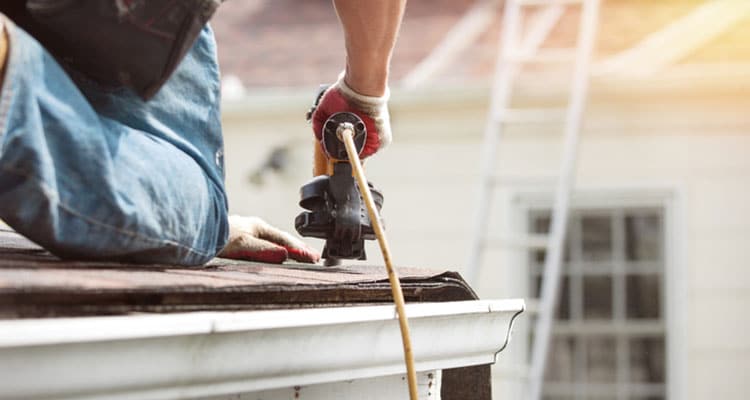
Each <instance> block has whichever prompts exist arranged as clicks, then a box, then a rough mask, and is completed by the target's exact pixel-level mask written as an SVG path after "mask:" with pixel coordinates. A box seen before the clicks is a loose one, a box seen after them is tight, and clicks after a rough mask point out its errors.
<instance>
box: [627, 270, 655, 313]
mask: <svg viewBox="0 0 750 400" xmlns="http://www.w3.org/2000/svg"><path fill="white" fill-rule="evenodd" d="M660 282H661V279H660V278H659V276H658V275H628V276H627V277H626V279H625V292H626V295H625V296H626V299H625V301H626V307H627V317H628V318H633V319H657V318H659V317H660V316H661V312H660V310H661V296H660V295H661V290H660V289H661V288H660Z"/></svg>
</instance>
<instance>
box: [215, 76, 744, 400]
mask: <svg viewBox="0 0 750 400" xmlns="http://www.w3.org/2000/svg"><path fill="white" fill-rule="evenodd" d="M599 85H600V86H601V87H603V88H606V87H607V85H606V84H605V83H604V84H602V83H600V84H599ZM619 85H620V87H623V88H625V89H623V90H622V91H621V92H620V93H618V92H617V91H612V90H607V89H603V90H597V88H596V87H595V90H594V92H595V93H597V94H596V95H595V96H594V98H593V99H592V106H591V108H590V110H589V114H588V115H589V118H588V120H587V124H586V131H585V134H584V135H583V138H582V142H581V147H580V157H579V178H578V182H579V188H581V189H582V191H583V192H585V193H597V192H599V191H600V190H605V191H607V192H613V193H619V194H622V193H626V194H627V193H632V194H633V195H635V196H637V195H638V194H639V193H649V192H653V191H658V192H659V193H667V194H668V196H669V197H670V199H671V200H670V201H671V203H670V204H672V205H674V208H673V209H672V210H671V212H672V213H670V214H669V216H668V218H669V219H670V220H668V221H667V224H668V225H669V226H670V227H672V228H673V229H676V231H675V232H674V234H673V235H671V237H670V238H669V241H670V249H671V253H670V254H669V255H668V256H669V257H670V259H671V260H672V261H674V265H673V271H669V272H668V275H667V279H668V280H669V283H668V285H669V286H670V287H671V289H669V293H670V296H672V297H671V298H670V299H669V301H668V303H669V304H671V306H672V307H673V308H672V309H670V310H669V313H670V315H669V316H668V319H669V322H668V331H669V332H668V337H669V338H670V339H669V340H670V341H671V343H670V345H673V346H674V347H672V348H671V350H672V352H673V354H672V356H673V357H672V358H671V360H672V361H671V362H670V363H669V364H668V366H667V370H668V371H669V372H668V373H670V374H672V375H670V377H671V378H673V379H674V381H673V383H672V386H670V389H669V390H670V391H671V392H670V393H672V395H673V396H672V397H671V398H673V399H678V398H679V399H682V398H685V399H706V398H722V399H744V398H746V397H747V393H748V392H750V381H749V380H748V379H747V371H750V340H748V339H747V332H748V331H750V313H748V312H747V310H748V309H750V269H748V267H747V260H746V254H747V249H748V248H750V114H749V113H748V111H747V110H750V99H748V98H746V97H745V96H742V95H741V92H740V91H734V92H733V91H732V90H723V91H722V92H721V93H717V94H713V93H711V92H710V91H705V92H703V93H691V91H690V90H683V89H681V88H679V87H678V88H677V89H679V93H677V92H670V90H671V89H670V87H669V85H668V84H664V81H663V80H657V81H655V82H654V84H653V85H649V84H648V82H639V83H638V85H637V87H630V86H628V85H623V84H622V83H619ZM653 87H658V88H660V92H659V93H656V94H654V93H650V92H649V90H650V89H649V88H653ZM665 87H666V89H665ZM728 87H729V88H730V89H731V85H729V86H728ZM725 89H726V88H725ZM485 93H486V90H483V89H461V90H456V91H450V90H445V91H435V90H431V91H430V90H428V91H425V92H423V93H399V92H394V96H393V97H394V102H393V104H392V107H393V124H394V132H395V134H394V136H395V141H394V144H393V145H392V147H391V148H389V149H388V150H387V151H385V152H383V153H382V154H381V155H379V156H377V157H376V158H375V159H373V160H372V162H370V163H369V164H368V165H367V172H368V175H369V178H370V179H371V180H372V181H373V182H375V184H376V185H377V186H378V187H380V188H381V189H382V190H383V192H384V194H385V206H384V216H385V218H386V224H387V230H388V233H389V240H390V242H391V246H392V248H393V254H394V260H395V262H396V263H397V264H399V265H419V266H441V267H443V266H448V267H453V268H456V269H457V270H459V271H463V268H464V266H465V264H466V259H467V252H468V249H469V243H470V234H471V227H472V222H473V221H472V216H473V208H474V205H475V200H476V199H475V192H476V185H477V178H478V170H479V160H478V155H479V151H480V143H481V132H482V130H483V126H484V122H485V111H486V101H485V100H486V97H485ZM308 104H309V96H308V95H307V94H294V95H290V96H288V97H285V96H281V97H279V98H277V100H273V101H267V100H263V96H262V95H257V96H253V98H252V99H249V100H248V101H247V102H246V103H245V104H244V105H243V104H230V105H228V107H226V109H225V110H226V113H225V126H226V131H227V132H226V160H227V168H228V173H227V182H228V187H229V193H230V202H231V206H230V208H231V209H232V211H233V212H236V213H243V214H254V215H261V216H263V217H265V218H267V219H268V220H269V221H270V222H272V223H274V224H276V225H278V226H280V227H282V228H285V229H288V230H293V218H294V216H295V215H296V214H297V213H298V212H299V211H300V209H299V208H298V207H297V205H296V201H297V190H298V188H299V186H300V185H301V184H302V183H304V182H305V181H306V180H307V179H308V178H309V171H310V159H311V156H310V150H309V126H307V125H306V124H305V123H304V121H303V117H302V115H303V114H304V110H305V108H306V107H307V105H308ZM506 139H507V140H506V141H505V142H504V147H503V148H502V149H501V152H500V159H501V160H502V168H499V170H501V171H502V173H503V174H507V175H512V176H534V175H547V176H550V175H554V174H555V173H556V170H557V167H558V163H559V154H560V153H559V152H560V148H559V141H560V140H559V139H560V138H559V135H558V134H557V133H556V132H555V129H554V125H546V126H529V127H526V128H523V129H511V130H509V131H508V133H507V135H506ZM286 142H289V143H292V146H291V147H292V148H293V154H294V155H295V157H294V160H293V163H292V164H293V165H292V166H291V167H290V169H291V170H290V171H289V172H288V173H287V174H285V175H284V176H275V177H269V179H268V180H267V184H266V185H265V186H263V187H260V188H253V187H250V186H249V185H248V184H247V183H246V177H247V173H248V171H249V170H251V169H252V168H253V167H255V166H256V165H257V164H258V163H259V162H260V160H259V157H261V156H263V155H264V154H266V152H267V151H268V147H269V145H274V144H278V143H286ZM510 193H512V192H509V191H508V190H502V189H501V190H499V191H498V192H497V193H496V199H497V200H496V203H495V204H497V205H498V206H499V207H498V208H496V209H495V210H494V214H493V215H494V218H493V221H496V222H497V223H498V224H499V225H502V224H505V227H506V228H507V227H508V224H509V220H510V219H511V218H510V216H509V215H507V214H508V210H507V209H503V208H502V207H503V205H506V206H507V205H508V204H510V202H509V200H508V199H509V197H508V196H509V194H510ZM604 198H605V199H606V198H607V197H606V196H605V197H604ZM670 229H671V228H670ZM307 241H308V243H311V244H313V245H316V246H318V247H321V245H322V244H321V242H320V241H318V240H314V239H313V240H307ZM368 252H369V260H368V261H367V262H369V263H382V261H381V257H380V255H379V254H378V249H377V247H376V246H375V245H374V244H371V245H370V246H369V247H368ZM509 254H510V253H509V252H508V251H492V252H489V253H488V254H487V257H485V260H484V263H483V268H482V271H481V275H480V279H479V282H478V283H477V284H476V286H475V287H476V288H477V289H478V291H479V293H480V296H482V297H488V298H489V297H492V298H498V297H513V296H517V295H523V294H525V283H524V282H523V281H522V280H519V279H518V277H519V276H523V272H524V270H523V268H524V267H525V266H524V265H508V264H512V262H513V260H514V259H513V258H511V257H509ZM522 320H523V318H522ZM519 328H520V329H521V332H522V329H523V324H521V325H520V326H519ZM524 345H525V338H524V337H523V335H517V336H516V337H515V341H514V342H512V343H511V348H510V352H509V353H508V354H507V355H504V356H503V357H505V358H507V359H508V360H517V358H518V357H520V355H521V354H523V353H524V352H525V351H526V350H525V349H524V348H523V346H524ZM514 357H515V358H514ZM496 371H497V374H496V375H497V380H496V382H495V389H496V392H497V393H498V398H500V397H501V395H505V396H502V397H503V398H509V396H513V395H514V394H515V392H513V391H510V392H509V391H507V390H509V386H508V385H507V383H508V382H510V381H513V379H510V378H509V377H511V376H512V375H513V374H514V373H515V372H517V371H515V372H513V371H508V370H507V369H502V370H501V368H497V369H496ZM512 372H513V373H512ZM514 379H515V378H514ZM510 398H512V397H510Z"/></svg>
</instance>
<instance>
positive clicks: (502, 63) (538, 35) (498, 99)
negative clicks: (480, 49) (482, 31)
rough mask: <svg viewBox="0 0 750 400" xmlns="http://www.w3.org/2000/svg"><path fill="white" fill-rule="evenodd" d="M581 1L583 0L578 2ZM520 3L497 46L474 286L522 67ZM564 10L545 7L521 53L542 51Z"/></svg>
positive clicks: (471, 271)
mask: <svg viewBox="0 0 750 400" xmlns="http://www.w3.org/2000/svg"><path fill="white" fill-rule="evenodd" d="M579 1H580V0H579ZM522 7H523V4H522V3H521V1H520V0H507V2H506V5H505V12H504V13H503V21H502V26H503V29H502V32H501V37H500V40H499V41H498V45H499V46H500V48H499V49H498V58H497V62H496V64H495V71H494V80H493V85H492V96H491V98H490V106H489V116H488V118H487V122H486V126H485V129H484V139H483V141H482V146H483V148H482V155H481V167H480V184H479V190H478V193H477V198H478V201H477V207H476V209H475V211H474V226H473V227H472V240H471V248H470V252H469V261H468V264H467V272H466V279H467V281H468V282H470V283H472V284H475V283H476V282H477V279H478V278H479V267H480V263H481V262H482V259H481V253H482V248H483V246H484V243H485V240H484V238H485V234H486V229H487V226H486V220H485V217H486V216H487V215H488V214H489V203H490V201H491V200H492V192H493V190H492V187H493V185H494V179H493V177H492V175H493V172H494V170H495V159H496V158H497V150H498V145H499V143H500V138H501V136H502V134H503V126H502V124H501V123H500V119H501V117H502V115H501V113H502V112H503V111H502V110H505V109H507V105H508V103H509V101H510V95H511V92H512V85H513V80H514V79H515V77H516V75H517V74H518V72H519V65H518V64H517V63H514V62H508V60H510V59H512V58H513V56H514V55H515V54H518V52H519V50H518V49H517V48H518V47H519V46H518V43H519V42H520V40H519V39H520V35H521V18H522V15H521V12H522V10H521V8H522ZM563 12H564V7H563V6H560V5H556V4H553V5H550V6H548V7H546V8H545V9H544V10H543V11H542V12H541V13H540V15H539V16H538V17H537V18H536V19H535V21H534V24H533V26H532V27H531V28H530V30H529V33H528V34H527V37H526V40H525V41H524V42H523V44H522V45H521V47H522V48H521V49H520V52H521V53H523V54H529V53H534V52H537V51H538V50H539V47H540V46H541V45H542V43H543V42H544V40H545V39H546V38H547V36H548V35H549V33H550V32H551V30H552V28H554V26H555V23H556V22H557V21H558V20H559V19H560V18H561V17H562V15H563Z"/></svg>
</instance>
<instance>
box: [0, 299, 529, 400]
mask: <svg viewBox="0 0 750 400" xmlns="http://www.w3.org/2000/svg"><path fill="white" fill-rule="evenodd" d="M406 309H407V314H408V315H409V318H410V325H411V330H412V342H413V344H414V354H415V357H416V360H417V370H419V371H429V370H440V369H445V368H455V367H462V366H470V365H482V364H489V363H494V362H495V355H496V354H497V353H498V352H499V351H501V350H502V349H503V348H505V346H506V345H507V343H508V341H509V339H510V330H511V327H512V323H513V320H514V318H515V317H516V316H517V315H518V314H519V313H520V312H522V311H523V309H524V303H523V301H522V300H493V301H465V302H450V303H420V304H409V305H407V308H406ZM400 343H401V342H400V336H399V329H398V323H397V320H396V318H395V314H394V307H393V306H362V307H340V308H319V309H301V310H278V311H247V312H206V313H203V312H201V313H187V314H161V315H135V316H116V317H88V318H55V319H37V320H6V321H0V398H27V399H47V398H56V399H72V398H76V399H86V398H104V397H106V398H110V399H126V398H137V399H166V398H193V397H202V396H219V395H226V394H233V393H248V392H257V391H261V390H269V389H276V388H286V387H294V386H302V385H312V384H318V383H325V382H340V381H346V380H352V379H363V378H372V377H381V376H389V375H395V374H401V373H403V372H404V366H403V355H402V348H401V344H400Z"/></svg>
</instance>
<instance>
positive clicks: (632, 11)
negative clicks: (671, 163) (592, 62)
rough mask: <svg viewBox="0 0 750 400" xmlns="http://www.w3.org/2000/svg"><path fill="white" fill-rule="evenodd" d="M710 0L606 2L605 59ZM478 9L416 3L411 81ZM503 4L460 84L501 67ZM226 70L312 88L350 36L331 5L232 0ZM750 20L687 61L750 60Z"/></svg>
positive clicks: (224, 28) (408, 35)
mask: <svg viewBox="0 0 750 400" xmlns="http://www.w3.org/2000/svg"><path fill="white" fill-rule="evenodd" d="M703 3H705V0H659V1H653V0H603V4H602V7H601V13H600V26H599V32H598V39H597V49H596V52H597V56H598V57H602V56H606V55H611V54H614V53H617V52H619V51H622V50H625V49H627V48H629V47H631V46H633V45H635V44H636V43H638V42H639V41H640V40H642V39H643V38H644V37H646V36H647V35H648V34H650V33H652V32H655V31H658V30H660V29H661V28H663V27H664V26H666V25H667V24H668V23H670V22H671V21H674V20H675V19H677V18H680V17H681V16H684V15H686V14H688V13H690V12H691V11H692V10H694V9H695V7H696V6H698V5H700V4H703ZM473 4H474V1H472V0H410V1H409V2H408V3H407V10H406V15H405V17H404V23H403V25H402V29H401V34H400V37H399V42H398V45H397V48H396V51H395V54H394V57H393V61H392V80H394V81H397V80H399V79H400V78H402V77H404V76H405V75H406V74H407V73H408V72H409V71H410V70H411V69H412V68H414V66H415V65H417V64H418V63H419V62H420V61H421V60H422V59H423V58H424V57H425V56H427V55H428V54H429V53H430V51H431V50H432V49H433V48H434V47H435V46H436V45H437V44H438V43H440V41H441V40H442V39H443V36H444V35H445V33H446V32H447V31H448V30H449V29H450V28H451V27H452V26H453V25H454V24H455V23H456V22H457V21H458V20H459V19H460V18H461V16H462V15H463V14H464V13H465V12H466V11H467V10H468V9H469V8H470V7H471V6H472V5H473ZM578 14H579V13H578V12H577V10H570V11H568V12H567V13H566V15H565V16H564V17H563V18H562V20H561V22H560V23H559V24H558V26H557V27H556V28H555V29H554V30H553V32H552V33H551V35H550V38H549V39H548V41H547V42H546V43H545V44H544V47H563V46H567V45H569V44H571V43H572V42H573V40H574V38H575V36H576V32H577V25H578ZM501 15H502V7H498V11H497V15H496V16H495V19H494V21H493V23H492V25H491V26H490V28H489V29H487V31H486V32H484V33H483V34H482V35H481V36H480V37H479V38H478V39H477V40H476V41H475V42H474V43H472V44H471V45H470V46H469V48H468V49H467V50H466V51H464V52H463V53H462V54H461V55H460V57H458V58H457V59H456V60H455V61H454V62H453V63H451V64H450V65H449V66H448V67H447V68H446V70H445V71H444V72H443V73H442V75H443V76H450V77H451V79H452V80H454V81H455V80H458V81H459V82H460V81H462V80H466V81H470V80H477V79H479V80H481V79H488V78H489V77H490V74H491V72H492V69H493V66H494V62H495V52H496V49H497V40H498V32H499V30H500V20H501ZM213 27H214V29H215V30H216V35H217V40H218V42H219V58H220V62H221V66H222V71H223V72H224V73H225V74H227V75H235V76H237V77H239V78H240V79H241V81H242V82H243V84H244V85H245V86H247V87H275V86H291V87H298V86H309V85H316V84H317V83H319V82H322V81H329V80H332V79H334V77H335V76H336V75H337V74H338V72H339V71H340V69H341V68H342V67H343V65H344V53H343V38H342V35H341V33H340V28H339V25H338V21H337V19H336V16H335V13H334V11H333V8H332V6H331V2H330V0H306V1H295V0H274V1H270V0H243V1H233V2H226V3H224V5H223V6H222V8H221V9H220V10H219V12H218V13H217V15H216V16H215V18H214V20H213ZM747 38H750V21H744V22H743V23H741V24H740V25H738V26H737V27H736V28H735V29H732V30H730V31H729V32H727V33H726V34H725V35H723V36H722V37H721V38H720V39H718V40H715V41H714V42H712V44H711V45H710V46H706V47H704V48H701V49H699V50H697V51H696V52H695V54H693V55H691V56H689V57H688V58H687V60H685V62H698V63H711V62H735V61H747V60H750V41H748V40H747Z"/></svg>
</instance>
